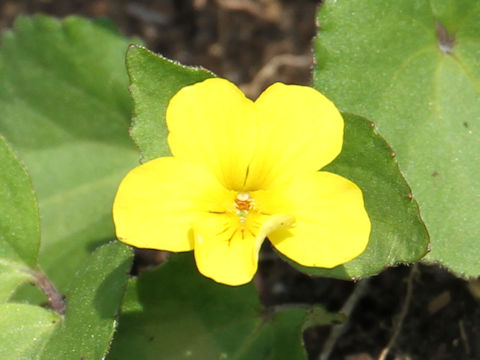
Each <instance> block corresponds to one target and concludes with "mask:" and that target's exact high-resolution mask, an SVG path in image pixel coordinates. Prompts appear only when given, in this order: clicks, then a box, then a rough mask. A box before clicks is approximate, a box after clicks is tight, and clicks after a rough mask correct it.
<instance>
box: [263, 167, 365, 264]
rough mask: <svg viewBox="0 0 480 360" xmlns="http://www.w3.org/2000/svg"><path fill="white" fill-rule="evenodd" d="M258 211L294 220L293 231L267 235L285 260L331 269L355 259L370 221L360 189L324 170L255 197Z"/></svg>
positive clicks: (297, 178) (305, 175)
mask: <svg viewBox="0 0 480 360" xmlns="http://www.w3.org/2000/svg"><path fill="white" fill-rule="evenodd" d="M255 199H256V201H257V204H258V207H259V208H261V210H262V211H263V212H268V213H282V214H289V215H292V216H294V217H295V220H296V222H295V225H294V226H293V227H289V228H285V229H279V230H276V231H274V232H272V233H271V234H270V235H269V239H270V241H271V242H272V244H273V245H274V246H275V247H276V248H277V249H278V250H279V251H280V252H281V253H282V254H284V255H285V256H287V257H289V258H290V259H292V260H294V261H296V262H298V263H299V264H301V265H304V266H316V267H325V268H332V267H335V266H337V265H340V264H344V263H346V262H347V261H350V260H352V259H353V258H355V257H356V256H358V255H360V254H361V253H362V252H363V251H364V249H365V247H366V246H367V243H368V239H369V235H370V227H371V225H370V220H369V218H368V215H367V212H366V210H365V208H364V204H363V197H362V192H361V190H360V189H359V188H358V187H357V186H356V185H355V184H354V183H353V182H351V181H349V180H347V179H345V178H343V177H341V176H339V175H335V174H332V173H329V172H325V171H321V172H313V173H308V174H302V175H299V176H297V177H295V178H294V179H292V181H291V182H290V183H289V184H288V186H278V187H276V188H274V189H272V190H268V191H259V192H258V193H256V194H255Z"/></svg>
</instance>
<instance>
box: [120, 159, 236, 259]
mask: <svg viewBox="0 0 480 360" xmlns="http://www.w3.org/2000/svg"><path fill="white" fill-rule="evenodd" d="M231 201H232V200H231V194H230V193H229V192H228V191H227V190H226V189H224V188H223V187H222V186H221V185H220V184H219V183H218V181H217V180H216V179H215V177H214V176H213V175H211V174H210V173H209V172H208V171H206V170H204V169H203V168H201V167H199V166H197V165H194V164H191V163H187V162H183V161H180V160H177V159H175V158H172V157H163V158H158V159H155V160H152V161H149V162H147V163H145V164H143V165H141V166H138V167H137V168H135V169H133V170H132V171H130V172H129V173H128V174H127V176H126V177H125V178H124V179H123V181H122V183H121V184H120V187H119V189H118V192H117V195H116V197H115V201H114V205H113V218H114V222H115V231H116V234H117V237H118V239H119V240H121V241H123V242H125V243H127V244H130V245H133V246H136V247H139V248H150V249H159V250H168V251H188V250H192V249H193V245H194V239H193V232H192V224H193V223H194V222H196V221H198V219H200V218H201V217H203V216H204V215H205V213H207V212H209V211H223V210H224V208H225V206H226V205H227V204H228V205H230V202H231Z"/></svg>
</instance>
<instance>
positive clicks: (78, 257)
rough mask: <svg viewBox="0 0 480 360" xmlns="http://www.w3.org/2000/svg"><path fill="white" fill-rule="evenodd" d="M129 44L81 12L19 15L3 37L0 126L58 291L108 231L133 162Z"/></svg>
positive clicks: (107, 236) (44, 264)
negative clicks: (21, 172)
mask: <svg viewBox="0 0 480 360" xmlns="http://www.w3.org/2000/svg"><path fill="white" fill-rule="evenodd" d="M128 43H129V42H128V40H127V39H125V38H123V37H122V36H120V35H119V34H118V33H116V32H114V31H113V30H111V29H110V28H108V27H106V26H104V25H103V24H97V23H96V22H92V21H89V20H86V19H82V18H79V17H69V18H66V19H65V20H63V21H59V20H57V19H53V18H49V17H45V16H35V17H32V18H19V19H18V20H17V21H16V23H15V28H14V30H13V31H7V32H6V33H4V34H3V37H2V46H1V49H0V114H1V116H0V132H1V133H3V135H4V136H5V137H6V138H7V140H8V141H9V143H10V144H12V146H13V147H14V148H15V149H16V150H17V151H18V153H19V154H20V156H21V158H22V160H23V161H24V162H25V165H26V167H27V169H28V171H29V173H30V175H31V177H32V181H33V184H34V188H35V190H36V193H37V195H38V199H39V204H40V212H41V214H42V217H41V229H42V244H41V249H40V256H39V263H40V265H41V267H42V268H43V269H44V270H45V272H46V273H47V274H48V277H49V278H50V279H51V280H52V281H53V282H54V283H55V285H56V286H57V288H59V290H60V291H62V292H63V291H64V290H65V289H66V288H67V285H68V283H69V282H70V280H71V277H72V275H73V273H74V272H75V271H76V269H77V268H78V266H79V265H80V264H82V263H83V262H84V261H85V260H86V259H87V258H88V256H89V254H90V253H91V252H92V251H93V250H94V249H95V248H96V247H97V246H99V245H101V244H103V243H105V242H106V241H109V240H111V239H113V238H114V229H113V222H112V219H111V204H112V202H113V197H114V194H115V191H116V188H117V186H118V184H119V182H120V180H121V179H122V177H123V176H124V175H125V174H126V173H127V172H128V170H130V169H131V168H133V167H134V166H136V165H137V164H138V157H139V155H138V151H137V150H136V149H135V146H134V144H133V142H132V141H131V140H130V139H129V137H128V128H129V122H130V115H131V101H130V97H129V94H128V91H127V85H128V78H127V74H126V71H125V65H124V56H125V51H126V49H127V47H128ZM2 168H3V166H2ZM25 246H27V245H25Z"/></svg>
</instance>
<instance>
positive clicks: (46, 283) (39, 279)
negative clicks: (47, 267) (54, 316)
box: [29, 271, 65, 315]
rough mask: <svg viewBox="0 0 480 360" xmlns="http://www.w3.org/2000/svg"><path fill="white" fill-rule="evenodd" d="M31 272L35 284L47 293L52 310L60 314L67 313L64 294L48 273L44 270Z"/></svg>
mask: <svg viewBox="0 0 480 360" xmlns="http://www.w3.org/2000/svg"><path fill="white" fill-rule="evenodd" d="M29 272H30V273H31V274H32V275H33V276H34V277H35V285H36V286H38V288H39V289H40V290H42V292H43V293H44V294H45V296H46V297H47V300H48V303H49V304H50V307H51V308H52V310H53V311H55V312H57V313H58V314H60V315H63V314H65V301H64V300H63V296H62V294H60V293H59V292H58V290H57V288H56V287H55V285H53V283H52V282H51V281H50V279H49V278H48V277H47V275H45V274H44V273H43V272H42V271H29Z"/></svg>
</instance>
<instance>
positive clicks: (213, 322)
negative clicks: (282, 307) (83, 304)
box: [108, 253, 306, 360]
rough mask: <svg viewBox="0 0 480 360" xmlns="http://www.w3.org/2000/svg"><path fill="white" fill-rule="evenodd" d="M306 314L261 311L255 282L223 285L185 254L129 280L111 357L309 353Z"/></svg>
mask: <svg viewBox="0 0 480 360" xmlns="http://www.w3.org/2000/svg"><path fill="white" fill-rule="evenodd" d="M304 318H305V310H304V309H299V308H293V309H289V310H286V311H282V312H278V313H271V312H268V311H266V310H262V308H261V306H260V304H259V302H258V297H257V294H256V290H255V288H254V286H253V284H251V283H250V284H247V285H244V286H240V287H229V286H225V285H220V284H217V283H215V282H213V281H212V280H210V279H207V278H205V277H203V276H202V275H200V274H199V273H198V271H197V269H196V267H195V264H194V260H193V256H192V254H191V253H187V254H178V255H175V256H172V257H170V259H169V261H168V262H167V263H166V264H164V265H162V266H160V267H159V268H157V269H156V270H154V271H151V272H149V273H145V274H143V275H142V276H140V277H139V278H137V279H133V280H132V281H131V282H130V284H129V287H128V290H127V295H126V299H125V301H124V305H123V307H122V314H121V316H120V326H119V328H118V331H117V333H116V336H115V338H114V341H113V343H112V349H111V352H110V353H109V355H108V359H109V360H121V359H125V360H129V359H134V358H135V359H142V360H149V359H152V360H153V359H158V358H159V356H160V354H161V358H162V359H165V360H169V359H183V358H192V359H206V360H207V359H208V360H210V359H236V360H241V359H245V360H247V359H248V360H256V359H259V360H268V359H271V360H274V359H275V360H278V359H288V360H294V359H305V358H306V356H305V352H304V350H303V348H302V346H301V329H302V323H303V320H304Z"/></svg>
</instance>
